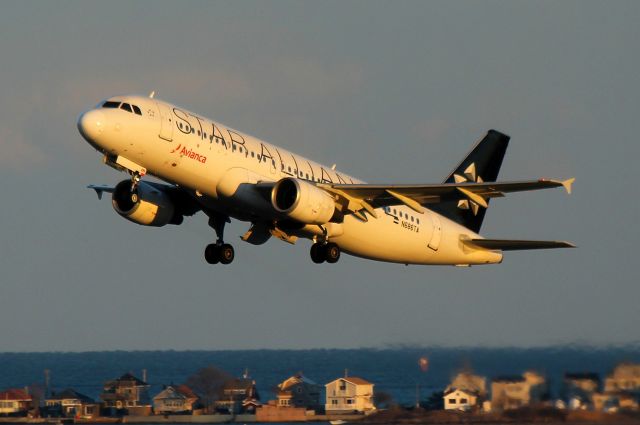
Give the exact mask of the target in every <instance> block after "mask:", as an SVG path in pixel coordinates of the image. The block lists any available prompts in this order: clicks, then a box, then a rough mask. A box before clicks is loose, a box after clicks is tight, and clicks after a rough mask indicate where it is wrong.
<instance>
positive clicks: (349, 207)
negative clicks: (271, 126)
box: [318, 178, 575, 219]
mask: <svg viewBox="0 0 640 425" xmlns="http://www.w3.org/2000/svg"><path fill="white" fill-rule="evenodd" d="M574 180H575V179H573V178H571V179H568V180H564V181H560V180H550V179H539V180H527V181H516V182H480V183H473V182H463V183H443V184H430V185H421V184H412V185H376V184H331V183H329V184H319V185H318V187H321V188H322V189H324V190H326V191H328V192H330V193H332V194H334V195H336V196H337V197H338V204H339V205H342V207H343V212H349V211H350V212H352V213H355V214H356V215H357V216H359V217H360V218H365V216H364V214H363V213H362V210H365V211H367V212H369V213H370V214H371V215H372V216H374V217H376V213H375V211H374V209H375V208H379V207H385V206H393V205H403V204H404V205H406V206H408V207H410V208H411V209H413V210H415V211H417V212H419V213H421V212H423V211H424V208H423V207H422V205H423V204H430V203H440V202H446V201H456V200H458V201H463V200H469V201H472V202H474V203H476V204H478V205H480V206H483V207H485V208H486V207H487V206H488V204H487V201H488V200H489V199H491V198H498V197H503V196H504V195H505V193H511V192H524V191H530V190H540V189H550V188H554V187H564V188H565V189H566V191H567V192H568V193H571V185H572V184H573V182H574ZM365 219H366V218H365Z"/></svg>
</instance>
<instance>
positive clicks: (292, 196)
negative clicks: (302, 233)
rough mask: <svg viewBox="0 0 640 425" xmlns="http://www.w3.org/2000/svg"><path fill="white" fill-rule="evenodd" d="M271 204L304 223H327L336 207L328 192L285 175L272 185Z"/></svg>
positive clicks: (282, 212)
mask: <svg viewBox="0 0 640 425" xmlns="http://www.w3.org/2000/svg"><path fill="white" fill-rule="evenodd" d="M271 205H272V206H273V208H274V209H275V210H276V211H277V212H279V213H281V214H285V215H287V217H289V218H291V219H293V220H296V221H299V222H301V223H306V224H325V223H328V222H329V221H330V220H331V218H332V217H333V214H334V212H335V209H336V205H335V201H334V199H333V197H332V196H331V195H330V194H328V193H327V192H325V191H324V190H322V189H320V188H318V187H316V186H315V185H313V184H311V183H309V182H306V181H304V180H299V179H295V178H292V177H286V178H284V179H282V180H280V181H278V182H277V183H276V184H275V186H273V189H272V190H271Z"/></svg>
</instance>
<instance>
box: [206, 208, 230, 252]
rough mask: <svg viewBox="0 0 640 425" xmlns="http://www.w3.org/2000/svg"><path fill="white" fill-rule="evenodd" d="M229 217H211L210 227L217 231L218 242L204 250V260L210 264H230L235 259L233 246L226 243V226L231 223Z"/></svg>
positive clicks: (216, 215)
mask: <svg viewBox="0 0 640 425" xmlns="http://www.w3.org/2000/svg"><path fill="white" fill-rule="evenodd" d="M229 222H230V220H229V217H227V216H224V215H218V214H215V215H210V216H209V226H211V227H213V230H215V231H216V236H217V237H218V240H217V241H216V243H212V244H209V245H207V247H206V248H205V249H204V259H205V260H206V261H207V263H209V264H218V263H220V264H230V263H231V262H232V261H233V258H234V257H235V251H234V250H233V246H231V245H229V244H228V243H224V225H225V224H227V223H229Z"/></svg>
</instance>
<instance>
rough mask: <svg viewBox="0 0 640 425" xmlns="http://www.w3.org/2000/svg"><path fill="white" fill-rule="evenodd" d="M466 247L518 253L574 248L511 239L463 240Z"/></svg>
mask: <svg viewBox="0 0 640 425" xmlns="http://www.w3.org/2000/svg"><path fill="white" fill-rule="evenodd" d="M464 243H466V244H467V245H471V246H475V247H478V248H484V249H492V250H498V249H499V250H502V251H520V250H526V249H550V248H575V247H576V246H575V245H574V244H572V243H569V242H564V241H523V240H513V239H469V240H465V241H464Z"/></svg>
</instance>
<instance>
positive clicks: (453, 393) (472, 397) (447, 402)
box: [442, 389, 478, 412]
mask: <svg viewBox="0 0 640 425" xmlns="http://www.w3.org/2000/svg"><path fill="white" fill-rule="evenodd" d="M442 398H443V399H444V410H462V411H465V412H466V411H469V410H472V409H475V408H476V406H478V393H477V392H475V391H470V390H463V389H450V390H449V391H445V393H444V396H443V397H442Z"/></svg>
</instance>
